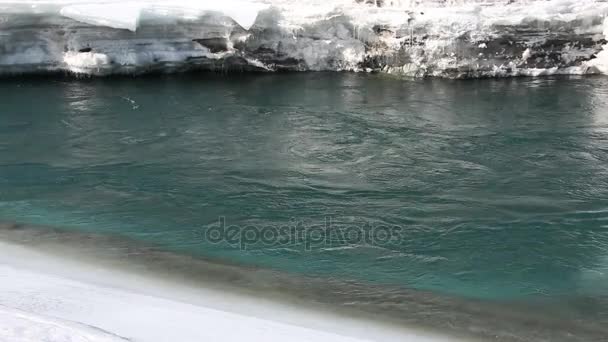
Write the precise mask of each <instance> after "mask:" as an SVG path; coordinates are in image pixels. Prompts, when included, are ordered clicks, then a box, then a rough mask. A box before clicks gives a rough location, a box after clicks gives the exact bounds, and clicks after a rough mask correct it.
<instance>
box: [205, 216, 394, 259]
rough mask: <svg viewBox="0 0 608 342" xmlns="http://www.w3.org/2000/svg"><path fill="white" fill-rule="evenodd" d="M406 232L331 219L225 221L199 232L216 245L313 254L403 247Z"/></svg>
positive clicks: (222, 218)
mask: <svg viewBox="0 0 608 342" xmlns="http://www.w3.org/2000/svg"><path fill="white" fill-rule="evenodd" d="M402 232H403V229H402V227H401V226H396V225H391V226H389V225H381V224H379V225H374V224H370V223H365V224H361V225H356V224H345V223H340V224H335V223H334V221H333V220H332V218H331V217H326V218H324V220H323V221H322V222H321V223H318V224H314V223H310V222H307V221H303V220H296V219H291V220H290V221H289V222H288V223H286V224H277V225H264V226H259V225H245V226H240V225H234V224H230V223H229V222H228V221H227V219H226V218H225V217H219V218H218V221H217V223H214V224H211V225H209V226H207V227H204V228H201V229H199V230H197V231H196V235H197V239H199V240H202V241H203V242H206V243H212V244H229V245H230V246H232V247H234V248H240V249H242V250H246V249H248V248H253V247H255V248H258V247H300V248H302V247H303V248H304V250H307V251H310V250H313V249H317V248H327V247H336V246H348V245H368V246H386V245H390V244H396V243H399V242H400V241H401V239H402Z"/></svg>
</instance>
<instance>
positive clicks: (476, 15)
mask: <svg viewBox="0 0 608 342" xmlns="http://www.w3.org/2000/svg"><path fill="white" fill-rule="evenodd" d="M260 1H262V0H260ZM382 3H388V2H387V1H384V2H382ZM390 3H392V4H393V6H392V7H390V6H389V7H382V8H378V7H376V6H374V5H367V4H365V1H356V0H352V1H351V0H326V1H320V0H310V1H307V2H301V1H293V0H265V1H264V3H262V2H259V1H255V0H249V1H247V0H238V1H237V0H225V1H220V2H218V1H211V0H207V1H186V0H182V1H167V0H145V1H128V2H118V1H117V0H101V1H96V2H91V1H88V0H55V1H40V0H26V1H20V2H18V3H17V2H15V0H10V1H9V0H0V75H1V74H11V73H39V72H56V71H67V72H71V73H76V74H85V75H111V74H140V73H146V72H182V71H188V70H236V71H264V72H267V71H283V70H290V71H309V70H310V71H320V70H331V71H368V72H386V73H390V74H397V75H403V76H411V77H429V76H430V77H448V78H467V77H506V76H542V75H549V74H594V73H608V52H607V51H608V50H606V49H604V46H605V44H606V37H607V36H606V29H605V27H606V24H605V23H606V22H607V21H606V16H607V15H608V3H607V2H605V1H601V0H546V1H545V0H542V1H541V0H539V1H534V0H528V1H514V2H512V1H509V2H508V1H498V0H486V1H484V3H483V4H481V5H480V2H479V1H476V0H471V1H458V2H457V5H453V6H445V4H442V5H440V4H438V3H437V2H436V1H430V0H428V1H409V0H408V1H404V0H400V1H399V0H393V1H391V2H390Z"/></svg>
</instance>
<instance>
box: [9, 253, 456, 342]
mask: <svg viewBox="0 0 608 342" xmlns="http://www.w3.org/2000/svg"><path fill="white" fill-rule="evenodd" d="M0 249H1V250H2V253H1V254H0V341H1V342H41V341H46V342H81V341H82V342H85V341H87V342H119V341H136V342H156V341H158V342H165V341H179V342H201V341H245V340H248V341H249V340H253V341H280V342H283V341H296V342H297V341H315V342H317V341H328V342H329V341H332V342H362V341H415V342H418V341H420V342H431V341H435V342H437V341H451V340H455V339H453V338H448V337H444V336H439V335H434V334H430V333H426V332H421V331H417V330H413V329H410V330H407V329H397V328H393V327H388V326H383V325H381V324H379V323H377V322H370V321H361V320H358V319H353V318H346V317H342V316H337V315H334V314H329V313H325V312H320V311H312V310H310V309H305V308H296V307H292V306H289V305H286V304H281V303H278V302H269V301H265V300H262V299H257V298H252V297H250V296H245V295H242V294H237V293H232V292H229V291H221V290H216V289H207V288H194V287H190V286H189V285H185V284H180V283H178V282H174V281H172V280H170V279H160V278H158V277H154V276H152V275H148V274H143V273H142V274H134V273H133V272H129V273H127V272H125V271H122V270H121V269H120V268H118V267H117V268H112V267H108V265H103V264H93V263H84V262H79V261H75V260H68V259H65V258H64V257H58V256H57V255H55V254H49V253H48V252H44V253H41V252H37V251H34V250H32V249H30V248H26V247H21V246H17V245H12V244H7V243H3V242H0ZM79 259H80V258H79Z"/></svg>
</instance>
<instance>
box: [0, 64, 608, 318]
mask: <svg viewBox="0 0 608 342" xmlns="http://www.w3.org/2000/svg"><path fill="white" fill-rule="evenodd" d="M607 152H608V78H603V77H598V78H575V79H572V78H570V79H565V78H546V79H527V78H524V79H509V80H476V81H448V80H432V81H430V80H429V81H403V80H398V79H391V78H386V77H381V76H374V75H358V74H324V73H313V74H287V75H254V76H244V75H197V76H171V77H146V78H140V79H131V78H123V79H94V80H74V79H64V80H53V81H51V80H49V79H12V80H4V81H1V82H0V219H1V220H4V221H18V222H25V223H33V224H43V225H50V226H57V227H64V228H68V229H74V230H78V231H89V232H99V233H111V234H119V235H124V236H127V237H130V238H134V239H139V240H142V241H148V242H153V243H155V244H158V245H160V246H162V247H163V248H166V249H169V250H172V251H176V252H179V253H185V254H191V255H196V256H201V257H206V258H214V259H219V260H226V261H230V262H234V263H239V264H244V265H256V266H262V267H265V268H270V269H275V270H279V271H284V272H288V273H292V274H305V275H315V276H321V277H331V278H337V279H343V280H353V281H358V282H363V283H368V284H377V285H390V286H397V287H403V288H412V289H419V290H429V291H433V292H436V293H442V294H449V295H454V296H458V297H463V298H477V299H485V300H492V301H537V300H538V301H545V300H548V301H554V302H557V303H562V302H566V300H567V299H568V298H573V297H576V298H591V299H592V300H591V304H589V308H587V307H586V308H585V310H589V311H590V312H591V314H592V315H593V317H597V318H602V317H606V316H607V315H608V308H606V307H605V306H603V304H598V303H600V302H598V301H596V299H601V298H606V297H608V153H607ZM221 218H224V219H225V222H226V225H227V226H229V225H235V226H238V227H240V228H241V229H243V230H244V229H246V228H247V227H257V229H258V231H267V230H270V231H279V232H280V236H281V237H283V238H285V237H287V238H288V239H287V240H282V241H287V242H286V243H280V244H276V243H265V242H264V241H261V240H260V239H254V240H255V241H253V240H252V241H251V242H252V243H250V244H248V245H246V246H244V247H246V248H241V246H239V245H238V244H234V243H232V242H234V241H232V240H231V241H222V242H219V243H215V242H212V241H209V240H208V239H207V238H206V237H208V236H207V235H206V234H205V233H206V232H208V231H209V230H208V229H210V228H211V227H217V226H218V222H219V221H220V220H221ZM328 222H330V223H329V224H328ZM295 225H299V226H298V227H303V228H302V229H303V232H304V233H303V234H304V235H305V236H306V232H311V231H315V232H319V231H322V232H324V233H325V234H327V237H328V239H326V240H324V241H323V242H320V241H319V240H313V242H312V243H310V240H307V239H300V240H298V239H289V238H290V236H289V235H290V234H292V231H291V230H289V229H288V230H278V228H277V227H291V226H295ZM264 227H270V228H264ZM387 227H388V228H390V229H393V230H391V232H395V233H394V235H391V240H390V241H385V240H382V239H380V240H374V241H368V240H366V239H361V238H357V237H356V236H355V237H352V236H351V237H349V235H345V234H342V233H352V232H353V231H355V232H356V231H368V230H371V231H378V230H381V229H385V228H387ZM273 229H277V230H273ZM272 241H274V242H276V241H277V240H276V239H275V240H272ZM307 241H308V242H309V244H307Z"/></svg>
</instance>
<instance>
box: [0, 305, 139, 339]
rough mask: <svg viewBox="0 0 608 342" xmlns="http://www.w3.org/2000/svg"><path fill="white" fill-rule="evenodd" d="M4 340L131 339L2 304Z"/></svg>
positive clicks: (0, 322)
mask: <svg viewBox="0 0 608 342" xmlns="http://www.w3.org/2000/svg"><path fill="white" fill-rule="evenodd" d="M0 341H3V342H41V341H49V342H126V341H128V340H127V339H124V338H121V337H120V336H116V335H113V334H111V333H108V332H105V331H103V330H100V329H96V328H94V327H90V326H87V325H84V324H78V323H73V322H69V321H65V320H60V319H54V318H49V317H42V316H39V315H35V314H31V313H27V312H25V311H21V310H16V309H11V308H7V307H3V306H0Z"/></svg>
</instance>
